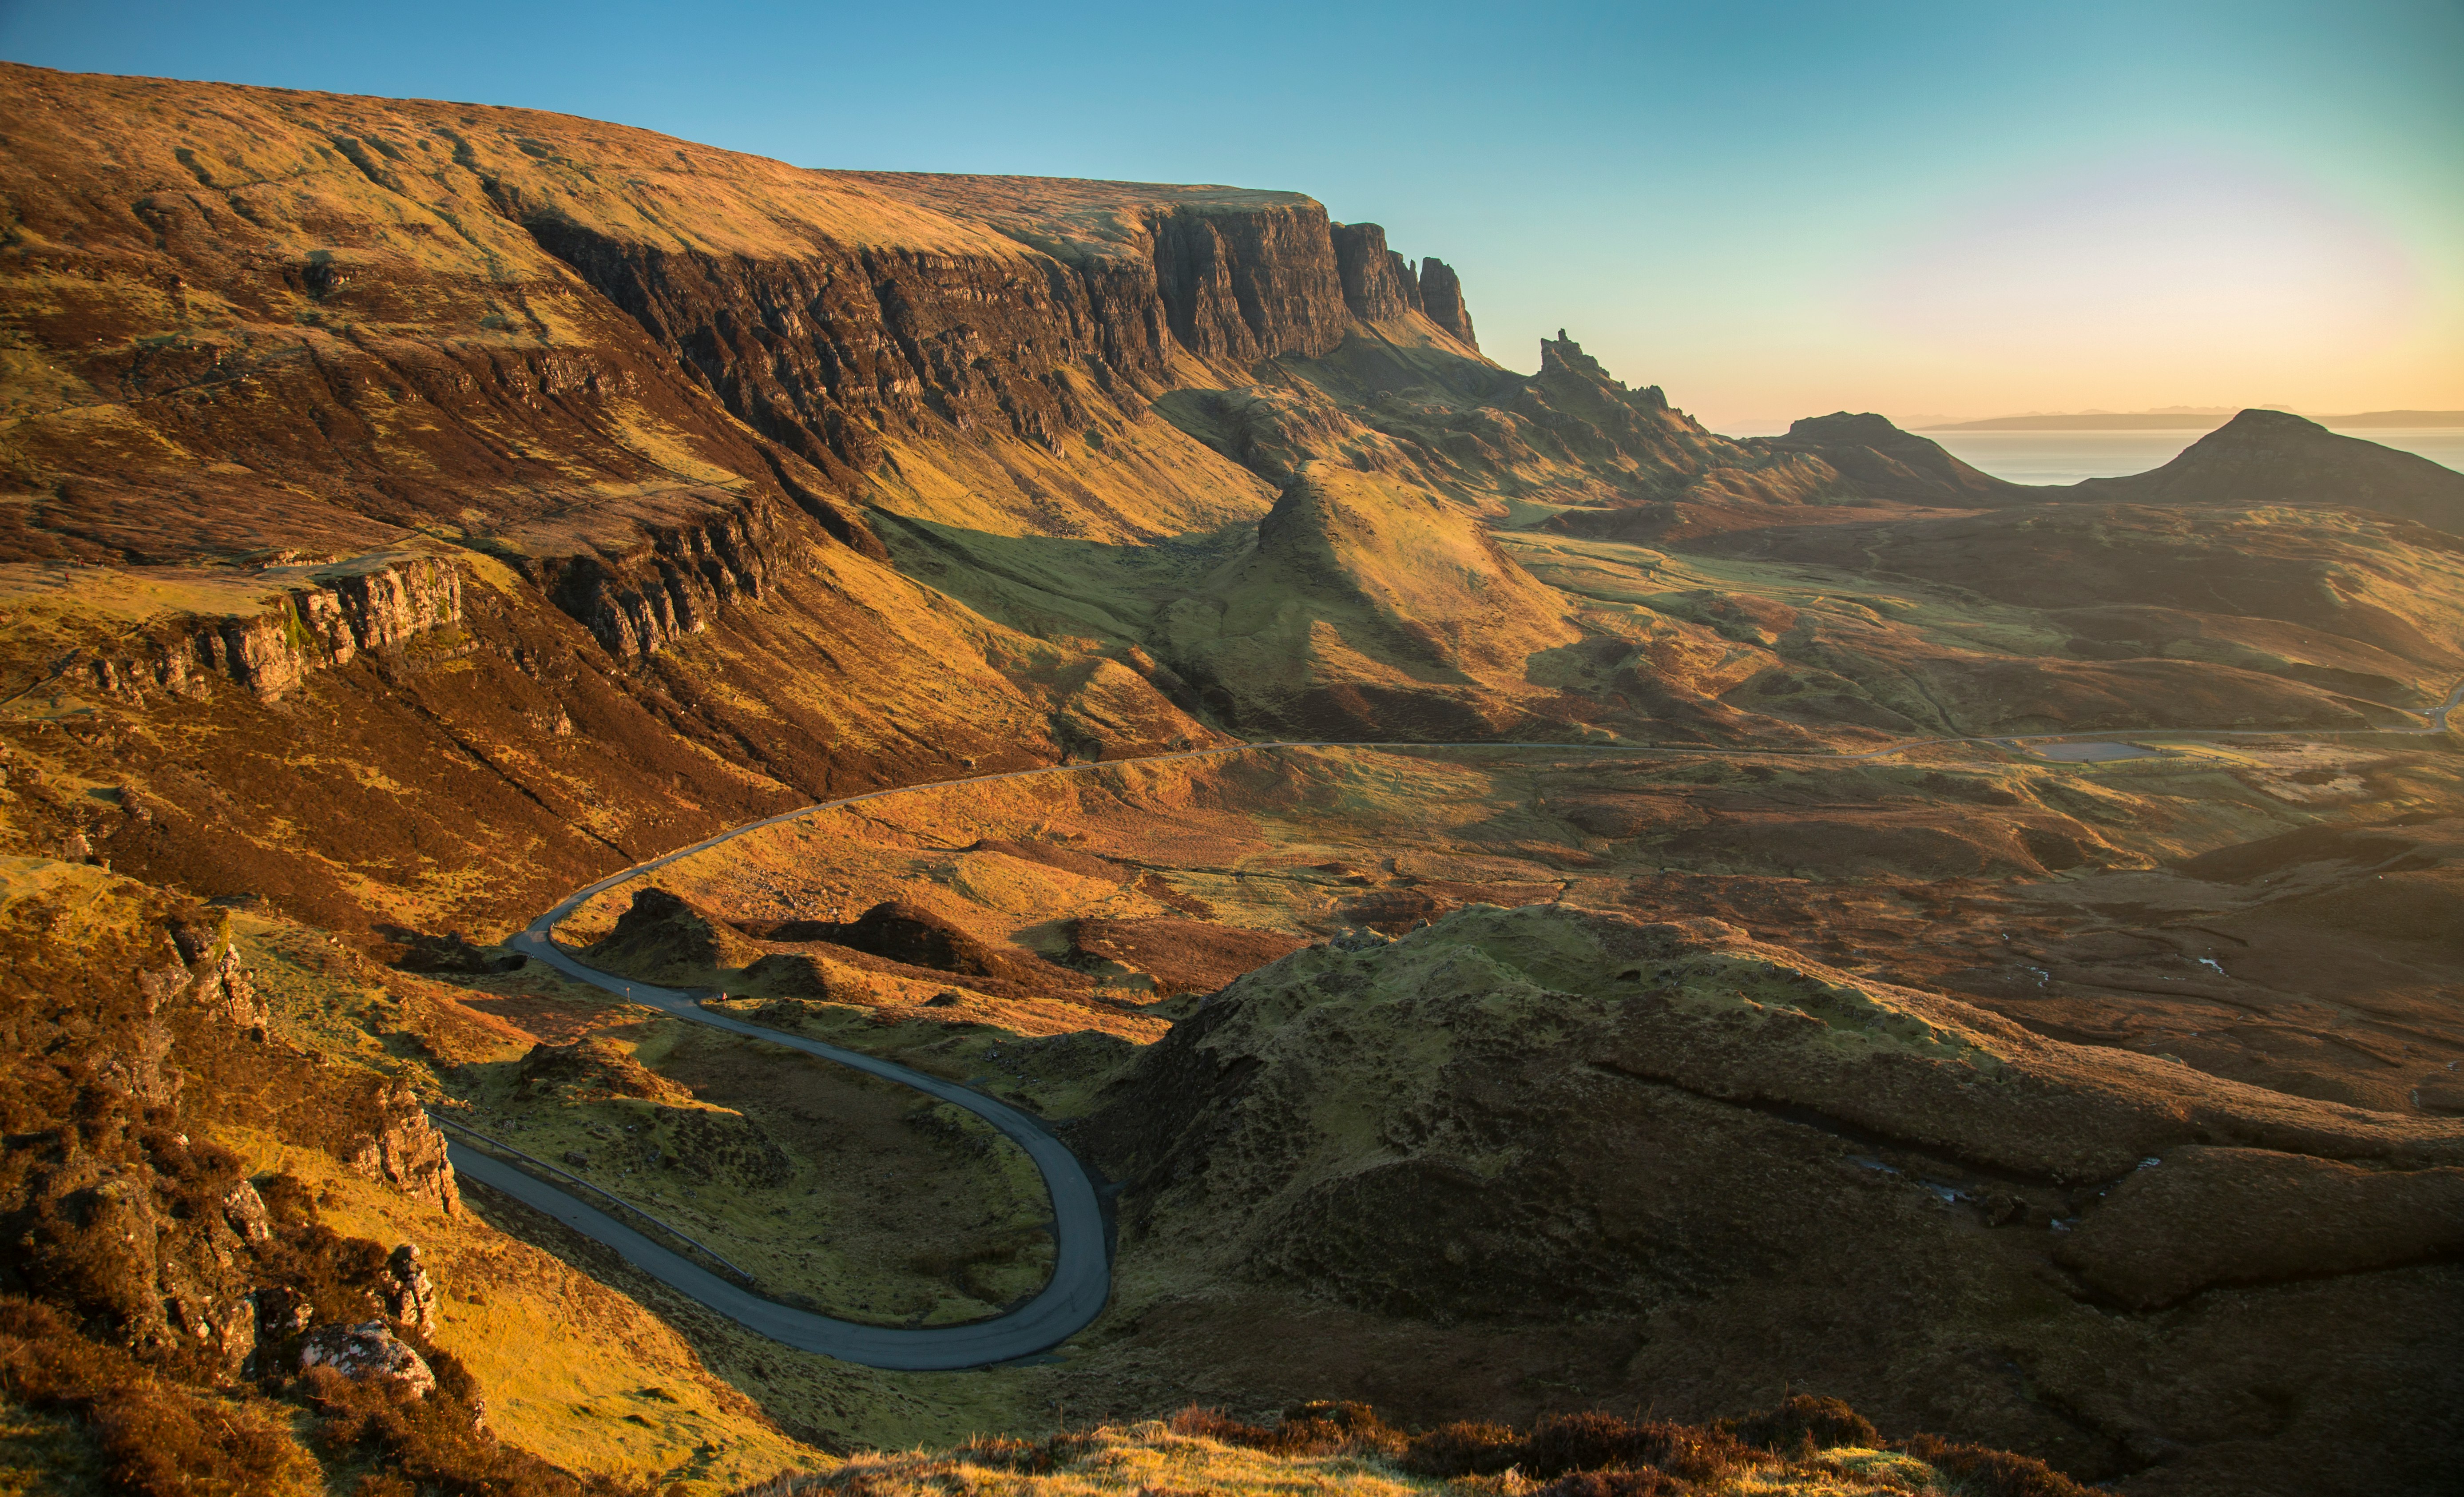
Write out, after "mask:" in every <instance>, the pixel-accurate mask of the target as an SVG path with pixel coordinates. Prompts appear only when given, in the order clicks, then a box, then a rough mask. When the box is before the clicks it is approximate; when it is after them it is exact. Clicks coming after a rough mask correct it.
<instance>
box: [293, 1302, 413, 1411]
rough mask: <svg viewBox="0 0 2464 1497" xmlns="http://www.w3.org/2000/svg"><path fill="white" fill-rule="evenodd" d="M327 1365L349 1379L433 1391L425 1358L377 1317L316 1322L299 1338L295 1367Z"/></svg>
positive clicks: (408, 1391) (410, 1393)
mask: <svg viewBox="0 0 2464 1497" xmlns="http://www.w3.org/2000/svg"><path fill="white" fill-rule="evenodd" d="M318 1367H327V1368H331V1369H333V1370H334V1371H335V1372H336V1373H339V1374H341V1376H344V1377H348V1378H349V1379H351V1381H353V1382H376V1383H385V1384H390V1385H391V1386H393V1387H394V1388H396V1389H398V1390H400V1391H401V1392H403V1393H405V1394H407V1395H408V1396H409V1397H411V1398H426V1397H428V1395H429V1394H430V1393H432V1392H434V1391H435V1388H436V1375H435V1374H434V1373H433V1372H430V1371H429V1366H428V1359H427V1358H426V1357H424V1356H421V1355H420V1354H418V1353H417V1352H416V1351H414V1350H412V1349H411V1347H410V1345H409V1343H407V1342H406V1341H404V1340H403V1339H402V1338H401V1337H400V1336H398V1335H395V1334H394V1333H393V1332H391V1331H388V1330H386V1329H385V1322H384V1321H381V1320H363V1321H361V1322H360V1323H359V1324H357V1325H350V1326H319V1327H317V1328H316V1329H315V1330H312V1331H310V1332H308V1333H307V1334H306V1335H303V1336H301V1337H300V1338H299V1370H300V1372H302V1373H303V1374H304V1373H306V1372H308V1371H309V1370H311V1369H312V1368H318Z"/></svg>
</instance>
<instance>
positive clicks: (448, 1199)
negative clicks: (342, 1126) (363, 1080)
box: [344, 1084, 462, 1216]
mask: <svg viewBox="0 0 2464 1497" xmlns="http://www.w3.org/2000/svg"><path fill="white" fill-rule="evenodd" d="M344 1162H346V1163H348V1164H349V1165H350V1167H351V1168H352V1169H353V1170H354V1171H356V1172H358V1173H359V1174H360V1175H362V1176H363V1177H365V1178H368V1179H372V1180H377V1181H379V1182H381V1183H384V1184H387V1185H391V1186H392V1187H393V1188H394V1189H396V1190H398V1191H401V1192H402V1193H403V1194H404V1195H406V1196H408V1197H410V1198H411V1199H412V1200H419V1201H423V1202H425V1203H427V1204H429V1205H431V1206H434V1207H435V1208H436V1209H437V1210H439V1211H442V1212H445V1213H446V1214H448V1215H449V1216H450V1215H452V1214H454V1213H456V1212H459V1211H460V1210H461V1209H462V1190H461V1186H460V1183H459V1182H458V1181H457V1180H456V1179H455V1178H454V1175H453V1165H452V1163H451V1161H450V1160H449V1159H447V1158H446V1156H445V1135H444V1134H441V1133H438V1132H437V1131H436V1125H435V1124H433V1123H430V1122H429V1120H428V1112H427V1111H426V1109H424V1108H422V1107H421V1106H420V1103H419V1098H418V1096H417V1095H416V1094H415V1093H413V1092H412V1091H411V1090H409V1089H408V1088H407V1087H404V1086H401V1085H399V1084H397V1085H395V1086H393V1087H391V1088H389V1089H388V1090H386V1091H385V1093H384V1094H383V1095H382V1097H381V1098H380V1099H379V1102H378V1106H377V1109H376V1112H375V1115H374V1117H373V1119H372V1120H371V1121H370V1122H369V1123H368V1125H367V1126H366V1128H365V1130H364V1131H363V1132H362V1133H360V1134H358V1135H357V1136H356V1137H355V1138H354V1139H353V1140H352V1141H351V1143H350V1146H349V1152H348V1153H347V1155H346V1156H345V1157H344Z"/></svg>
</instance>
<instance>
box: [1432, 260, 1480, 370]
mask: <svg viewBox="0 0 2464 1497" xmlns="http://www.w3.org/2000/svg"><path fill="white" fill-rule="evenodd" d="M1420 310H1421V311H1422V312H1424V313H1426V314H1427V315H1428V319H1429V320H1430V321H1432V322H1435V323H1436V324H1438V326H1440V327H1441V328H1443V329H1445V330H1446V332H1447V333H1448V334H1450V335H1452V336H1453V338H1454V341H1456V342H1459V343H1461V344H1463V346H1464V347H1465V348H1469V349H1471V350H1472V351H1474V352H1475V353H1476V352H1478V351H1479V349H1480V339H1479V338H1478V337H1477V336H1476V335H1475V334H1474V333H1473V332H1472V326H1471V313H1470V311H1469V310H1468V309H1466V308H1465V307H1464V306H1463V281H1462V280H1461V279H1460V278H1458V277H1457V276H1456V275H1455V273H1454V268H1453V267H1451V266H1449V265H1448V264H1446V262H1445V261H1443V260H1441V259H1438V258H1436V257H1435V256H1430V257H1428V258H1425V259H1423V260H1421V261H1420Z"/></svg>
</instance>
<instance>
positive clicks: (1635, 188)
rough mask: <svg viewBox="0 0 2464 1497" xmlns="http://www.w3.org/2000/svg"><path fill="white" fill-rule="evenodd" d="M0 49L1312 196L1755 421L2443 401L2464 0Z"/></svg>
mask: <svg viewBox="0 0 2464 1497" xmlns="http://www.w3.org/2000/svg"><path fill="white" fill-rule="evenodd" d="M0 57H7V58H9V59H11V60H13V61H20V62H31V63H36V64H40V65H43V66H47V67H55V68H65V69H74V70H78V71H92V72H107V73H126V74H143V75H151V76H158V77H180V78H199V79H210V80H217V81H224V82H237V83H260V84H274V85H279V86H283V87H290V88H307V89H324V90H331V91H335V92H341V93H357V94H380V95H393V96H413V97H422V98H442V99H457V100H470V101H477V102H484V103H494V104H512V105H521V106H526V107H532V108H540V109H552V110H560V111H563V112H566V113H571V114H578V115H585V116H589V117H592V118H596V119H603V120H612V121H621V122H623V123H627V124H633V125H641V126H645V127H647V128H650V129H654V130H661V131H665V132H667V133H669V134H672V135H677V136H682V137H685V138H688V139H691V140H695V141H700V142H704V143H710V144H713V145H719V146H724V147H727V148H730V149H735V150H742V151H751V152H756V153H759V154H761V155H765V156H772V157H776V158H779V159H781V160H784V161H788V162H793V163H795V164H797V165H807V166H846V167H876V168H894V169H903V170H919V171H968V172H1019V173H1027V174H1034V175H1045V176H1076V177H1105V178H1115V179H1126V180H1133V181H1149V182H1193V183H1225V184H1232V185H1236V186H1242V187H1278V188H1286V189H1290V190H1296V191H1301V192H1306V193H1308V194H1309V195H1310V196H1312V197H1314V198H1316V199H1318V200H1319V201H1321V202H1323V203H1324V204H1326V206H1327V208H1328V209H1329V211H1330V212H1331V213H1332V214H1333V216H1334V217H1335V218H1336V219H1338V220H1341V221H1344V222H1354V223H1356V222H1363V221H1367V222H1375V223H1379V224H1383V225H1385V226H1386V230H1387V237H1388V242H1389V243H1391V244H1392V245H1394V247H1395V248H1397V249H1398V250H1400V251H1402V252H1403V253H1407V254H1411V255H1415V256H1418V255H1422V254H1434V255H1437V256H1439V257H1440V258H1441V259H1443V260H1445V261H1446V262H1447V263H1448V264H1450V265H1452V266H1454V267H1455V269H1456V270H1457V272H1458V273H1459V274H1460V275H1462V277H1463V287H1464V295H1465V297H1466V299H1467V300H1468V302H1469V304H1470V307H1471V312H1472V316H1473V318H1474V319H1475V321H1476V323H1477V324H1478V327H1479V331H1480V338H1481V344H1482V347H1483V349H1484V350H1485V352H1486V353H1488V355H1489V356H1490V357H1491V358H1493V359H1495V360H1497V361H1498V362H1499V363H1504V364H1506V365H1507V366H1508V367H1510V368H1517V369H1524V370H1529V369H1531V368H1533V367H1535V366H1536V365H1537V363H1538V359H1539V353H1538V340H1539V339H1540V338H1542V337H1544V336H1550V335H1552V334H1553V333H1554V332H1555V331H1556V330H1557V329H1559V328H1561V327H1562V328H1564V329H1566V330H1567V331H1568V332H1569V333H1570V334H1571V335H1572V336H1573V338H1574V339H1575V340H1576V341H1579V342H1581V343H1582V344H1583V345H1584V347H1585V348H1586V349H1588V350H1589V351H1590V352H1592V353H1593V354H1595V356H1597V357H1598V358H1600V359H1601V361H1602V362H1603V363H1606V364H1607V365H1608V367H1609V369H1610V370H1611V372H1613V373H1615V374H1616V375H1617V376H1618V377H1619V378H1621V379H1624V380H1625V381H1627V382H1628V383H1629V384H1633V385H1661V386H1662V387H1663V388H1664V389H1665V390H1666V391H1667V392H1668V395H1669V397H1670V399H1671V400H1673V401H1674V402H1676V403H1677V404H1678V405H1680V406H1682V407H1685V408H1687V409H1689V410H1692V411H1694V412H1696V413H1697V414H1698V415H1701V416H1703V417H1704V418H1705V420H1706V421H1708V422H1709V423H1710V424H1711V425H1712V426H1713V427H1714V428H1715V429H1725V430H1730V431H1737V432H1745V431H1751V430H1764V429H1777V428H1779V427H1781V426H1784V425H1785V424H1786V422H1787V421H1788V420H1789V419H1790V418H1792V417H1794V416H1801V415H1811V414H1816V413H1819V412H1824V411H1830V410H1836V409H1848V410H1879V411H1881V412H1883V413H1885V414H1887V415H1891V416H1893V417H1894V418H1896V419H1900V420H1902V421H1903V422H1906V421H1913V420H1918V419H1921V418H1946V417H1949V418H1967V417H1980V416H1991V415H2002V414H2011V413H2016V412H2021V411H2031V410H2078V409H2090V408H2101V409H2113V410H2136V409H2145V408H2149V407H2163V406H2219V407H2240V406H2254V405H2273V406H2282V407H2290V408H2293V409H2297V410H2305V411H2314V412H2343V411H2355V410H2374V409H2390V408H2428V409H2458V408H2464V0H2339V3H2336V4H2308V3H2299V4H2293V3H2277V0H2233V3H2229V4H2209V3H2191V0H2180V3H2175V0H2136V3H2104V0H2078V3H2072V4H2066V5H2062V6H2047V5H2043V4H2040V3H2031V4H2015V3H2006V0H1960V3H1956V4H1932V3H1893V0H1864V3H1857V4H1851V3H1848V0H1832V3H1796V4H1778V3H1756V0H1729V3H1726V4H1721V5H1703V4H1699V3H1696V4H1686V5H1668V4H1654V3H1638V4H1625V5H1604V4H1553V5H1552V4H1542V3H1534V4H1519V5H1518V4H1497V3H1491V4H1483V5H1457V4H1450V3H1445V0H1414V3H1410V4H1392V5H1389V4H1341V3H1335V0H1315V3H1310V4H1295V5H1283V4H1248V5H1242V4H1215V5H1207V6H1176V5H1156V4H1153V3H1143V4H1136V5H1117V4H1111V3H1107V0H1094V3H1082V4H1074V5H1067V6H1055V5H1048V4H1046V5H1034V6H1027V5H989V4H974V3H944V4H933V5H927V4H913V5H899V4H892V3H872V4H861V5H843V4H837V3H832V0H793V3H760V0H704V3H701V4H696V5H693V6H690V7H687V6H675V5H669V6H658V5H648V4H640V3H634V0H594V3H591V4H587V5H579V4H575V5H559V4H544V3H534V0H488V3H484V4H473V3H469V0H426V3H424V4H422V5H419V6H417V7H409V6H368V7H336V6H334V5H332V4H331V3H330V0H318V3H314V4H308V3H292V0H279V3H275V0H219V3H216V4H213V5H201V4H196V3H194V0H0ZM0 110H5V103H0Z"/></svg>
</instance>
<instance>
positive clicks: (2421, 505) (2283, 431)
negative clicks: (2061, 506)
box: [2071, 410, 2464, 535]
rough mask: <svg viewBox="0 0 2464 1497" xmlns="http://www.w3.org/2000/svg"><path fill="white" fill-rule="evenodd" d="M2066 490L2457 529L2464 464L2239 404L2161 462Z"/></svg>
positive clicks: (2461, 525) (2463, 511)
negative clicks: (2328, 511)
mask: <svg viewBox="0 0 2464 1497" xmlns="http://www.w3.org/2000/svg"><path fill="white" fill-rule="evenodd" d="M2071 492H2072V493H2074V494H2078V495H2081V496H2084V497H2089V498H2097V499H2113V500H2122V501H2124V502H2128V503H2136V504H2234V505H2256V504H2286V505H2294V506H2299V507H2304V508H2336V509H2352V510H2365V511H2368V512H2370V513H2372V514H2379V515H2392V516H2395V517H2398V518H2401V519H2409V520H2412V521H2414V522H2416V523H2419V524H2423V525H2429V526H2432V527H2434V528H2436V529H2439V530H2443V531H2447V532H2449V533H2450V534H2454V535H2464V473H2457V472H2456V471H2455V470H2454V469H2453V468H2449V467H2446V466H2444V465H2442V464H2439V463H2433V462H2431V460H2430V459H2429V458H2426V457H2418V456H2415V455H2414V454H2412V453H2410V452H2401V451H2396V450H2394V449H2393V448H2387V447H2381V446H2379V445H2378V444H2377V443H2375V442H2365V441H2363V440H2362V439H2361V438H2359V437H2350V436H2340V435H2338V434H2337V433H2335V432H2333V431H2330V430H2328V429H2326V428H2325V427H2322V426H2320V425H2319V424H2318V423H2316V422H2313V421H2305V420H2303V419H2302V418H2301V417H2299V416H2296V415H2291V414H2289V413H2287V412H2284V411H2280V410H2245V411H2243V412H2242V413H2241V414H2240V415H2238V416H2235V417H2233V419H2232V420H2231V421H2229V422H2226V423H2225V424H2224V425H2223V426H2222V427H2219V428H2217V429H2215V430H2214V431H2211V432H2210V433H2209V434H2208V435H2206V436H2204V437H2201V438H2200V439H2199V440H2198V441H2196V442H2193V443H2192V444H2190V447H2189V450H2188V451H2185V452H2183V453H2182V455H2181V456H2179V457H2176V458H2174V459H2173V460H2172V461H2171V462H2169V463H2167V464H2166V465H2165V466H2164V467H2162V468H2158V469H2155V470H2153V471H2151V472H2148V473H2134V474H2132V475H2131V476H2129V477H2127V478H2091V479H2089V480H2087V481H2086V482H2084V483H2079V484H2075V485H2073V486H2072V488H2071Z"/></svg>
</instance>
